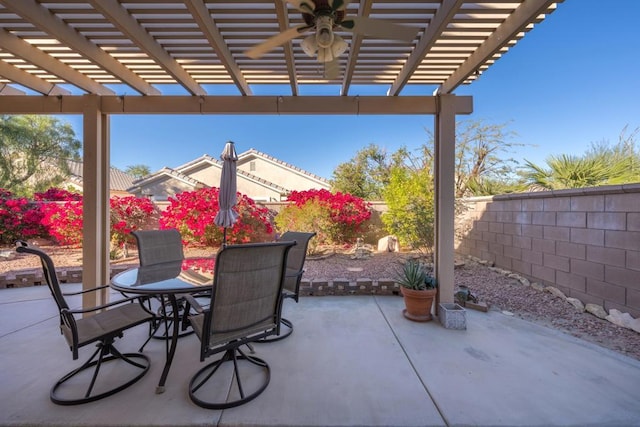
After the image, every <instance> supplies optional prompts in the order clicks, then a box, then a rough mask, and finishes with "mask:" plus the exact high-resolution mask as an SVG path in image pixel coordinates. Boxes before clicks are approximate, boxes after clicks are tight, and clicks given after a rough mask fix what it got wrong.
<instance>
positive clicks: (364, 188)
mask: <svg viewBox="0 0 640 427" xmlns="http://www.w3.org/2000/svg"><path fill="white" fill-rule="evenodd" d="M393 164H394V158H393V156H391V157H390V156H389V155H388V154H387V153H386V152H385V151H384V149H383V148H381V147H379V146H377V145H375V144H370V145H369V146H367V147H366V148H363V149H362V150H360V151H358V152H357V153H356V155H355V157H354V158H353V159H351V160H349V161H348V162H345V163H341V164H339V165H338V166H337V167H336V169H335V170H334V171H333V178H332V179H331V189H332V191H334V192H338V191H339V192H342V193H348V194H351V195H353V196H357V197H360V198H363V199H365V200H382V197H383V190H384V187H385V185H387V184H388V183H389V177H390V174H391V167H392V166H393Z"/></svg>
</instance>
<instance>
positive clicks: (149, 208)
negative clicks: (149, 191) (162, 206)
mask: <svg viewBox="0 0 640 427" xmlns="http://www.w3.org/2000/svg"><path fill="white" fill-rule="evenodd" d="M109 205H110V207H111V211H110V213H111V218H110V221H111V243H113V244H114V245H117V246H121V245H123V244H125V243H132V242H133V241H134V240H135V239H134V238H133V236H132V235H131V232H132V231H136V230H140V229H142V228H144V226H145V225H147V224H148V223H149V221H150V220H151V217H152V216H153V214H154V213H156V211H157V208H156V206H155V205H154V204H153V202H152V201H151V200H149V199H147V198H142V197H134V196H127V197H118V196H114V197H112V198H111V199H110V200H109Z"/></svg>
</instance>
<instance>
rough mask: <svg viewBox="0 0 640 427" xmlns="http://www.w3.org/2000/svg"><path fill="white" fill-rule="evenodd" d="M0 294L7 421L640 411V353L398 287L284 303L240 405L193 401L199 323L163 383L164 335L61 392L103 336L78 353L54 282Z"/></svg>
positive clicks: (573, 417)
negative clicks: (122, 373)
mask: <svg viewBox="0 0 640 427" xmlns="http://www.w3.org/2000/svg"><path fill="white" fill-rule="evenodd" d="M65 286H67V287H68V288H67V289H79V288H80V286H81V285H80V284H73V285H65ZM76 302H77V303H78V304H79V300H77V301H76ZM0 306H1V309H0V349H1V350H0V354H1V356H2V359H1V360H2V375H1V378H0V380H1V382H2V390H1V391H0V424H1V425H66V426H71V425H73V426H76V425H94V426H98V425H101V426H102V425H171V426H179V425H212V424H213V425H220V426H223V425H235V426H257V425H265V426H430V425H492V426H494V425H505V426H506V425H509V426H510V425H519V426H520V425H521V426H524V425H531V426H542V425H544V426H549V425H562V426H568V425H575V426H577V425H580V426H584V425H598V426H604V425H606V426H612V425H620V426H629V425H640V362H638V361H636V360H634V359H631V358H627V357H624V356H621V355H618V354H617V353H614V352H611V351H608V350H605V349H602V348H600V347H597V346H594V345H592V344H589V343H586V342H584V341H581V340H578V339H576V338H573V337H570V336H568V335H565V334H562V333H559V332H557V331H554V330H551V329H547V328H543V327H540V326H537V325H534V324H531V323H529V322H526V321H523V320H520V319H517V318H513V317H507V316H504V315H502V314H500V313H498V312H489V313H480V312H475V311H469V312H467V325H468V326H467V327H468V329H467V330H466V331H456V330H447V329H444V328H443V327H441V326H440V325H439V323H437V321H434V322H429V323H426V324H423V323H413V322H410V321H408V320H406V319H404V318H403V317H402V314H401V311H402V307H403V303H402V299H401V298H400V297H392V296H378V297H375V296H349V297H345V296H341V297H306V298H302V299H301V301H300V303H299V304H294V303H290V302H287V303H285V309H284V310H285V313H286V317H288V318H290V319H291V320H292V321H293V322H294V324H295V328H296V329H295V331H294V333H293V335H292V336H291V337H289V338H287V339H285V340H283V341H281V342H276V343H270V344H256V352H257V354H258V355H259V356H260V357H262V358H264V359H265V360H266V361H267V362H268V363H269V364H270V366H271V369H272V371H271V383H270V384H269V387H268V388H267V390H266V391H265V392H264V393H263V394H262V395H260V396H259V397H258V398H257V399H256V400H254V401H252V402H249V403H248V404H246V405H243V406H240V407H238V408H233V409H227V410H224V411H213V410H205V409H202V408H199V407H197V406H195V405H194V404H192V403H191V402H190V400H189V398H188V395H187V383H188V380H189V379H190V377H191V375H193V374H194V373H195V372H196V371H197V370H198V369H199V367H200V365H201V364H200V362H199V359H198V345H199V341H198V340H197V338H196V337H195V336H193V335H191V336H188V337H185V338H181V339H180V342H179V344H178V351H177V353H176V359H175V360H174V363H173V366H172V369H171V372H170V374H169V378H168V381H167V388H166V392H165V393H164V394H160V395H157V394H155V392H154V391H155V385H156V384H157V381H158V379H159V376H160V371H161V370H162V365H163V363H164V343H163V342H162V341H157V340H153V341H152V342H151V343H150V344H149V345H147V348H146V349H145V353H146V354H147V355H148V356H149V357H150V358H151V361H152V366H151V369H150V370H149V373H148V374H147V375H146V376H145V377H144V378H143V379H142V380H141V381H140V382H138V383H136V384H135V385H133V386H132V387H130V388H129V389H127V390H125V391H123V392H121V393H119V394H117V395H115V396H112V397H110V398H107V399H104V400H101V401H98V402H94V403H90V404H85V405H81V406H71V407H63V406H57V405H54V404H53V403H51V401H50V400H49V389H50V388H51V386H52V385H53V383H54V382H55V381H56V380H57V379H58V378H59V377H60V376H62V374H64V373H65V372H67V371H69V370H71V369H72V368H73V367H76V366H78V364H79V362H81V360H82V359H83V357H86V353H87V352H89V351H91V350H90V349H89V348H85V349H83V350H81V356H80V359H81V360H78V361H73V360H72V359H71V354H70V352H69V350H68V348H67V347H66V344H65V343H64V339H63V338H62V337H61V336H60V335H59V334H58V332H57V330H58V316H57V312H56V309H55V306H54V303H53V301H52V300H51V297H50V295H49V293H48V289H47V287H46V286H38V287H33V288H19V289H3V290H2V291H0ZM147 332H148V329H147V327H146V326H139V327H137V328H135V329H133V330H131V331H128V333H126V334H125V336H124V339H122V340H120V345H119V348H120V349H121V350H128V351H135V349H136V348H137V346H139V344H140V343H141V342H142V341H143V340H144V338H145V336H146V334H147Z"/></svg>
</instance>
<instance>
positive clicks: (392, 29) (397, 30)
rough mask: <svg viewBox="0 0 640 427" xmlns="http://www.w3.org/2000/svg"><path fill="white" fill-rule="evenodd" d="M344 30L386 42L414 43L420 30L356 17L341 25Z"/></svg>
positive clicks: (379, 20) (346, 20)
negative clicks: (402, 41) (401, 41)
mask: <svg viewBox="0 0 640 427" xmlns="http://www.w3.org/2000/svg"><path fill="white" fill-rule="evenodd" d="M340 26H341V27H342V28H345V29H347V30H351V31H353V32H354V33H356V34H363V35H366V36H371V37H375V38H379V39H385V40H404V41H406V42H412V41H413V40H414V39H415V38H416V36H417V35H418V31H419V29H418V28H415V27H407V26H404V25H398V24H394V23H392V22H388V21H385V20H382V19H375V18H367V17H364V16H354V17H353V18H349V19H345V20H344V21H342V22H341V23H340Z"/></svg>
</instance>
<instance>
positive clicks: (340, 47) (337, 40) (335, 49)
mask: <svg viewBox="0 0 640 427" xmlns="http://www.w3.org/2000/svg"><path fill="white" fill-rule="evenodd" d="M348 47H349V45H348V44H347V42H346V41H344V39H343V38H342V37H340V36H339V35H337V34H335V36H334V40H333V44H332V45H331V53H332V54H333V56H334V57H338V56H340V55H342V54H343V53H344V52H345V51H346V50H347V48H348Z"/></svg>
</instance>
